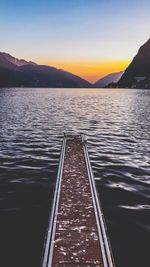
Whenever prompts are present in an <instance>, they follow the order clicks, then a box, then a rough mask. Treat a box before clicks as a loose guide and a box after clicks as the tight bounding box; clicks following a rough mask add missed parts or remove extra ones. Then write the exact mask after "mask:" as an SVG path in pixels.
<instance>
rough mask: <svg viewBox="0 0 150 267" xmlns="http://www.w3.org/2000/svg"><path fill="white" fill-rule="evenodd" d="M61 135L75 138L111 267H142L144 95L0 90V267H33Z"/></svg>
mask: <svg viewBox="0 0 150 267" xmlns="http://www.w3.org/2000/svg"><path fill="white" fill-rule="evenodd" d="M64 131H72V132H75V133H76V132H77V133H78V132H83V133H85V134H86V135H87V137H88V148H89V153H90V158H91V162H92V167H93V171H94V175H95V180H96V184H97V189H98V192H99V196H100V199H101V202H102V207H103V210H104V214H105V218H106V222H107V227H108V231H109V235H110V241H111V245H112V249H113V253H114V258H115V262H116V267H141V266H142V267H149V266H150V254H149V247H150V90H127V89H126V90H121V89H120V90H119V89H118V90H116V89H112V90H111V89H110V90H106V89H103V90H101V89H96V90H95V89H92V90H90V89H87V90H86V89H60V90H59V89H15V88H14V89H0V266H2V267H10V266H13V267H40V266H41V257H42V250H43V243H44V238H45V233H46V228H47V223H48V216H49V211H50V208H51V205H52V198H53V191H54V186H55V182H56V175H57V169H58V161H59V153H60V148H61V142H62V135H63V132H64Z"/></svg>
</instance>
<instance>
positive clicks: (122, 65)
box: [38, 60, 130, 83]
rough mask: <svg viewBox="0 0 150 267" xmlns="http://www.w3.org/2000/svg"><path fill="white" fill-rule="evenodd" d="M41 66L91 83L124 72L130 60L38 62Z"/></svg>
mask: <svg viewBox="0 0 150 267" xmlns="http://www.w3.org/2000/svg"><path fill="white" fill-rule="evenodd" d="M38 63H39V64H44V65H48V66H53V67H56V68H58V69H63V70H66V71H68V72H71V73H73V74H75V75H78V76H80V77H82V78H83V79H86V80H88V81H89V82H91V83H94V82H96V81H97V80H99V79H100V78H102V77H104V76H106V75H108V74H110V73H115V72H120V71H124V70H125V69H126V68H127V66H128V65H129V63H130V60H116V61H115V60H107V61H72V62H71V60H70V61H64V62H63V61H62V62H61V61H51V62H50V61H46V60H38Z"/></svg>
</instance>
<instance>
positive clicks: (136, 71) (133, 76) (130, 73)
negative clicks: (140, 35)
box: [118, 39, 150, 88]
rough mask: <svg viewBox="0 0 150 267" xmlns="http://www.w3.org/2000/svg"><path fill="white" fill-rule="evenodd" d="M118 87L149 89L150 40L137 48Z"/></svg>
mask: <svg viewBox="0 0 150 267" xmlns="http://www.w3.org/2000/svg"><path fill="white" fill-rule="evenodd" d="M118 86H119V87H131V88H132V87H133V88H150V39H148V41H147V42H146V43H144V44H143V45H142V46H141V47H140V48H139V50H138V52H137V54H136V56H135V57H134V58H133V60H132V62H131V63H130V64H129V66H128V67H127V69H126V70H125V72H124V74H123V75H122V77H121V79H120V80H119V82H118Z"/></svg>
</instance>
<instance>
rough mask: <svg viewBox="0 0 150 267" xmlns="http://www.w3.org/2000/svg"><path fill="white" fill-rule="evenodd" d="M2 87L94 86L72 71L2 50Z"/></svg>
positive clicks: (0, 76) (0, 77) (0, 57)
mask: <svg viewBox="0 0 150 267" xmlns="http://www.w3.org/2000/svg"><path fill="white" fill-rule="evenodd" d="M0 87H54V88H55V87H56V88H57V87H62V88H63V87H64V88H65V87H67V88H68V87H71V88H73V87H74V88H78V87H92V85H91V84H90V83H89V82H88V81H86V80H84V79H82V78H80V77H79V76H76V75H74V74H72V73H70V72H67V71H64V70H60V69H57V68H54V67H49V66H45V65H38V64H36V63H34V62H31V61H29V62H28V61H25V60H24V59H21V60H20V59H17V58H15V57H13V56H11V55H9V54H7V53H3V52H0Z"/></svg>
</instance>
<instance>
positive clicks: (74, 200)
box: [48, 136, 104, 267]
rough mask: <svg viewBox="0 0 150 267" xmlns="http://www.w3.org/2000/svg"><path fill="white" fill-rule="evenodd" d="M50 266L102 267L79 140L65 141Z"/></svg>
mask: <svg viewBox="0 0 150 267" xmlns="http://www.w3.org/2000/svg"><path fill="white" fill-rule="evenodd" d="M51 266H52V267H92V266H93V267H94V266H96V267H104V264H103V259H102V253H101V246H100V241H99V235H98V229H97V223H96V216H95V211H94V206H93V199H92V194H91V188H90V183H89V178H88V172H87V166H86V161H85V155H84V149H83V142H82V139H81V136H69V137H67V141H66V148H65V157H64V165H63V172H62V181H61V190H60V196H59V205H58V212H57V217H56V229H55V234H54V240H53V254H52V262H51V263H50V264H49V265H48V267H51Z"/></svg>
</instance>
